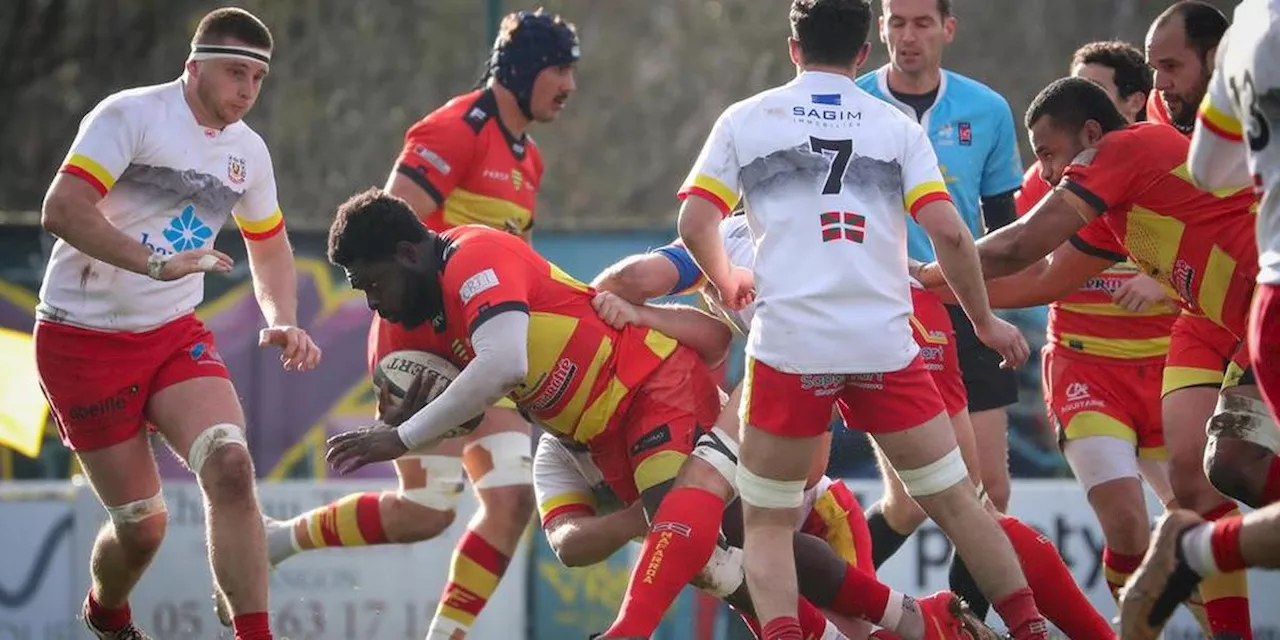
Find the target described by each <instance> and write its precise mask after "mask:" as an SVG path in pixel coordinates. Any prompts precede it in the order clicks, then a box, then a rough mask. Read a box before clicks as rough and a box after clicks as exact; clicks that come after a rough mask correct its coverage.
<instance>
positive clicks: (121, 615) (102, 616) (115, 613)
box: [85, 589, 133, 631]
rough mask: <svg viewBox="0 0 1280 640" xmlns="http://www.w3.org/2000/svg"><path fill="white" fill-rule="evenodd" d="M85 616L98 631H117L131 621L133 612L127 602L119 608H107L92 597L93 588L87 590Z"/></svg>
mask: <svg viewBox="0 0 1280 640" xmlns="http://www.w3.org/2000/svg"><path fill="white" fill-rule="evenodd" d="M85 616H86V617H87V618H89V622H90V623H91V624H93V627H94V628H95V629H97V630H98V631H119V630H121V629H123V628H125V627H127V626H129V623H130V622H133V612H132V611H130V610H129V603H127V602H126V603H125V605H124V606H123V607H120V608H119V609H108V608H106V607H103V606H102V605H100V604H98V601H97V600H94V599H93V589H90V590H89V600H88V604H87V605H86V607H85Z"/></svg>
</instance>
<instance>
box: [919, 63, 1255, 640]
mask: <svg viewBox="0 0 1280 640" xmlns="http://www.w3.org/2000/svg"><path fill="white" fill-rule="evenodd" d="M1026 124H1027V127H1028V129H1030V131H1031V139H1032V144H1033V147H1034V149H1035V152H1036V156H1037V158H1038V159H1039V160H1040V163H1041V166H1042V177H1043V178H1045V180H1046V181H1048V182H1049V183H1050V184H1054V185H1056V188H1055V189H1054V190H1053V191H1052V192H1050V193H1049V195H1047V196H1045V197H1044V199H1042V200H1040V202H1039V203H1038V204H1037V205H1036V206H1035V207H1034V208H1033V209H1032V211H1031V212H1030V213H1029V214H1028V215H1027V216H1025V217H1024V218H1022V219H1020V220H1019V221H1018V222H1017V223H1016V224H1014V225H1011V226H1010V227H1008V228H1006V229H1004V230H1001V231H1000V232H998V233H996V234H993V235H992V236H990V237H989V238H984V239H983V240H982V241H980V242H979V243H978V247H979V253H980V254H981V255H982V260H983V269H984V273H985V274H986V276H987V277H999V276H1003V275H1008V274H1010V273H1014V272H1017V271H1020V270H1022V269H1023V268H1025V267H1027V266H1029V265H1032V264H1036V266H1037V268H1036V269H1034V270H1033V271H1032V272H1031V273H1037V272H1038V273H1039V275H1038V276H1033V277H1032V278H1031V280H1030V282H1031V283H1033V284H1034V285H1035V286H1037V287H1039V288H1038V289H1037V290H1036V291H1032V292H1027V293H1026V294H1025V295H1024V299H1023V300H1022V302H1021V304H1041V303H1043V302H1045V301H1047V300H1054V299H1057V298H1060V297H1062V296H1063V295H1065V294H1067V293H1070V292H1071V291H1074V290H1075V289H1078V288H1079V287H1080V286H1082V285H1084V284H1085V283H1086V282H1087V281H1088V279H1089V278H1091V277H1093V276H1095V275H1097V274H1098V273H1101V272H1102V271H1103V270H1105V269H1106V268H1109V267H1110V266H1111V265H1113V264H1115V263H1116V262H1119V261H1120V260H1121V259H1122V258H1123V257H1124V254H1127V255H1128V257H1129V258H1130V259H1131V260H1132V261H1133V262H1134V263H1135V264H1137V265H1139V266H1140V267H1141V268H1142V270H1143V271H1144V272H1145V273H1147V274H1148V275H1150V276H1152V277H1153V278H1155V279H1156V280H1157V281H1159V282H1161V284H1163V285H1165V286H1166V287H1168V288H1169V289H1170V290H1171V291H1174V292H1176V293H1177V295H1178V298H1179V302H1180V304H1181V305H1182V306H1183V308H1184V309H1185V310H1187V311H1189V312H1191V313H1192V314H1198V315H1201V316H1205V317H1208V318H1210V319H1211V320H1213V321H1214V322H1216V323H1219V324H1220V325H1221V326H1222V327H1224V328H1226V329H1228V330H1229V331H1231V332H1232V333H1233V334H1238V335H1243V333H1244V324H1245V321H1246V318H1247V315H1248V305H1249V300H1250V298H1251V295H1252V291H1253V279H1254V274H1255V273H1256V269H1257V267H1256V263H1257V256H1256V248H1255V247H1254V246H1253V237H1252V234H1253V228H1252V225H1251V223H1250V221H1249V219H1248V215H1247V214H1248V212H1249V210H1250V208H1251V207H1252V206H1254V201H1253V196H1252V194H1250V193H1249V192H1248V191H1245V190H1241V191H1237V192H1233V193H1222V194H1218V195H1215V194H1212V193H1208V192H1204V191H1200V190H1199V189H1196V188H1195V187H1194V186H1193V185H1191V184H1190V182H1189V177H1188V176H1187V175H1186V173H1185V166H1184V159H1185V156H1186V151H1187V145H1188V142H1187V140H1186V138H1185V137H1183V136H1182V135H1180V134H1178V133H1177V132H1176V131H1174V130H1173V129H1171V128H1169V127H1165V126H1161V125H1155V124H1148V123H1138V124H1129V123H1128V122H1127V121H1126V120H1125V119H1124V117H1123V116H1122V115H1121V114H1120V112H1119V111H1118V110H1117V109H1116V106H1115V104H1114V103H1113V102H1112V100H1111V98H1110V97H1109V96H1108V95H1107V94H1106V91H1105V90H1103V89H1102V88H1101V87H1099V86H1098V85H1097V84H1096V83H1093V82H1092V81H1089V80H1085V79H1082V78H1064V79H1061V80H1058V81H1055V82H1054V83H1052V84H1050V85H1049V86H1048V87H1046V88H1045V90H1043V91H1042V92H1041V93H1040V95H1039V96H1037V98H1036V100H1035V101H1034V102H1033V103H1032V105H1031V107H1030V108H1029V109H1028V111H1027V117H1026ZM1097 219H1101V220H1103V221H1104V224H1105V228H1104V227H1102V226H1098V225H1088V226H1086V223H1087V222H1092V221H1094V220H1097ZM1073 236H1074V239H1073ZM1066 241H1071V242H1070V244H1069V245H1067V247H1063V243H1064V242H1066ZM1068 247H1069V248H1068ZM1119 248H1123V250H1124V251H1123V253H1121V252H1120V251H1118V250H1117V249H1119ZM1055 249H1060V250H1059V251H1057V252H1055V255H1054V256H1053V259H1052V261H1050V262H1048V263H1047V266H1046V263H1045V262H1044V261H1042V260H1041V258H1043V257H1044V256H1045V255H1047V254H1048V253H1050V252H1054V250H1055ZM1046 273H1047V274H1049V275H1045V274H1046ZM1020 275H1023V274H1020ZM920 279H921V280H922V282H924V284H925V285H926V286H934V285H938V284H941V278H940V277H939V276H938V273H937V270H936V266H933V265H927V266H926V267H925V268H924V269H923V270H922V271H921V272H920ZM1022 286H1027V285H1026V284H1025V281H1024V284H1023V285H1022ZM1187 317H1193V316H1188V315H1180V316H1179V318H1178V320H1177V321H1175V325H1174V330H1173V333H1172V337H1171V345H1170V353H1171V354H1173V353H1175V352H1176V351H1177V349H1178V345H1179V332H1178V331H1177V325H1178V323H1181V322H1184V321H1185V318H1187ZM1184 335H1185V334H1184ZM1243 356H1244V352H1243V350H1239V353H1238V354H1237V355H1236V362H1237V363H1238V364H1239V363H1243V361H1244V359H1245V358H1244V357H1243ZM1243 364H1247V363H1243ZM1167 375H1168V374H1167V372H1166V379H1167ZM1222 393H1223V397H1232V396H1240V395H1243V396H1250V395H1253V394H1256V390H1254V389H1253V385H1252V382H1251V380H1249V378H1247V377H1243V376H1234V377H1233V378H1231V379H1229V380H1227V381H1225V382H1224V384H1223V391H1222ZM1232 406H1234V405H1233V403H1228V404H1227V406H1224V410H1223V411H1221V412H1219V414H1217V415H1215V416H1214V417H1213V419H1211V420H1210V425H1209V427H1210V429H1211V430H1212V429H1213V427H1214V424H1221V423H1223V422H1232V421H1235V420H1236V417H1237V412H1236V410H1235V409H1232V408H1231V407H1232ZM1168 411H1169V407H1168V405H1166V406H1165V407H1164V411H1163V414H1164V415H1165V416H1168V415H1169V412H1168ZM1198 433H1199V434H1201V435H1200V436H1199V437H1200V439H1201V441H1202V442H1203V438H1204V436H1203V433H1204V430H1198ZM1165 434H1166V442H1167V444H1168V446H1169V447H1171V448H1177V447H1182V448H1186V446H1187V443H1186V441H1185V440H1186V439H1190V438H1192V437H1193V436H1195V435H1196V434H1195V433H1186V434H1182V433H1175V432H1174V431H1172V430H1171V425H1170V422H1169V421H1167V420H1166V421H1165ZM1237 443H1238V444H1247V443H1244V442H1243V441H1239V440H1233V439H1228V438H1219V439H1218V441H1217V450H1216V452H1215V453H1216V456H1215V457H1216V458H1217V459H1216V460H1215V461H1214V463H1213V464H1214V466H1217V465H1219V464H1221V463H1222V461H1223V460H1227V459H1231V458H1230V456H1231V455H1232V454H1233V452H1234V451H1235V449H1234V448H1233V447H1232V445H1233V444H1237ZM1200 451H1201V454H1203V453H1204V449H1203V447H1202V448H1201V450H1200ZM1170 453H1171V465H1172V466H1173V467H1174V468H1173V469H1172V471H1171V474H1172V477H1171V480H1172V485H1173V490H1174V495H1175V497H1176V499H1177V501H1178V504H1179V505H1180V506H1184V507H1186V506H1189V505H1188V504H1187V503H1186V502H1184V501H1183V494H1182V493H1181V492H1180V491H1179V487H1180V486H1185V483H1184V484H1183V485H1180V483H1182V482H1183V481H1185V480H1186V478H1181V479H1180V478H1179V475H1188V474H1191V475H1201V472H1200V468H1199V466H1196V467H1195V468H1194V469H1193V470H1190V471H1188V470H1183V471H1182V472H1181V474H1179V471H1178V469H1177V467H1176V464H1173V463H1174V461H1176V460H1177V458H1176V457H1175V456H1174V455H1173V452H1172V451H1171V452H1170ZM1184 453H1185V452H1184ZM1236 460H1237V461H1240V462H1243V459H1241V458H1237V459H1236ZM1265 473H1266V469H1265V468H1263V469H1262V470H1261V474H1262V475H1265ZM1215 495H1216V494H1215ZM1218 499H1219V500H1221V498H1220V497H1219V498H1218ZM1193 504H1194V503H1193ZM1228 506H1232V507H1233V505H1228ZM1223 591H1225V592H1226V593H1222V592H1211V590H1210V589H1204V590H1203V591H1202V595H1203V599H1204V600H1205V606H1206V610H1207V614H1208V617H1209V621H1210V624H1211V626H1212V627H1213V629H1214V630H1215V632H1219V631H1220V630H1223V631H1229V632H1231V633H1237V634H1240V635H1242V636H1244V637H1248V633H1249V629H1248V627H1247V624H1246V623H1245V622H1242V620H1243V621H1247V620H1248V602H1247V599H1245V598H1243V597H1240V596H1241V594H1242V593H1243V590H1242V589H1238V588H1237V589H1232V588H1231V587H1230V586H1229V587H1228V588H1227V589H1224V590H1223ZM1215 601H1218V602H1215Z"/></svg>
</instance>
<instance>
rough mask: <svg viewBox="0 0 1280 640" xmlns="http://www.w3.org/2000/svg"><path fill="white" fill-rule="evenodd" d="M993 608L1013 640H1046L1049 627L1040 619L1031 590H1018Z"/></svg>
mask: <svg viewBox="0 0 1280 640" xmlns="http://www.w3.org/2000/svg"><path fill="white" fill-rule="evenodd" d="M993 606H994V607H995V610H996V613H998V614H1000V619H1001V620H1004V624H1005V626H1006V627H1008V628H1009V635H1011V636H1013V640H1048V638H1049V625H1048V624H1047V623H1045V621H1044V618H1042V617H1040V611H1039V610H1038V609H1036V600H1035V596H1034V595H1032V594H1031V589H1018V590H1017V591H1014V592H1013V593H1011V594H1009V595H1007V596H1005V598H1004V600H1001V601H1000V602H997V603H995V604H994V605H993Z"/></svg>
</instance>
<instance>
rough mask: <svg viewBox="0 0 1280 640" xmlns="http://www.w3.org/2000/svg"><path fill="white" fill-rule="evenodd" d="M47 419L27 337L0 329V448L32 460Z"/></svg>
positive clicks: (38, 451)
mask: <svg viewBox="0 0 1280 640" xmlns="http://www.w3.org/2000/svg"><path fill="white" fill-rule="evenodd" d="M48 416H49V407H48V405H47V404H46V403H45V400H44V394H43V393H41V391H40V383H39V381H38V379H37V378H36V349H35V345H34V344H33V343H32V342H31V335H30V334H27V333H20V332H18V331H11V330H9V329H0V446H6V447H9V448H10V449H13V450H14V451H17V452H18V453H21V454H23V455H25V456H27V457H28V458H34V457H36V456H37V455H39V454H40V442H41V440H43V439H44V428H45V420H46V419H48Z"/></svg>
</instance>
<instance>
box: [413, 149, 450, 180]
mask: <svg viewBox="0 0 1280 640" xmlns="http://www.w3.org/2000/svg"><path fill="white" fill-rule="evenodd" d="M413 155H416V156H418V157H419V158H422V159H423V160H426V161H427V164H429V165H431V166H433V167H435V168H436V171H439V172H440V175H442V176H447V175H449V172H450V171H453V167H450V166H449V163H448V162H445V161H444V158H441V157H440V154H438V153H436V152H434V151H432V150H430V149H428V148H426V147H424V146H422V145H420V144H417V145H414V146H413Z"/></svg>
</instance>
